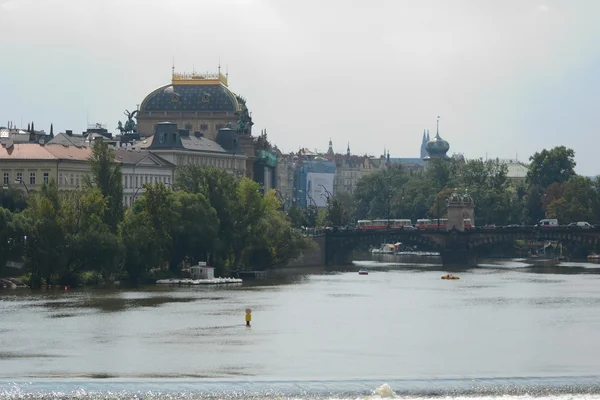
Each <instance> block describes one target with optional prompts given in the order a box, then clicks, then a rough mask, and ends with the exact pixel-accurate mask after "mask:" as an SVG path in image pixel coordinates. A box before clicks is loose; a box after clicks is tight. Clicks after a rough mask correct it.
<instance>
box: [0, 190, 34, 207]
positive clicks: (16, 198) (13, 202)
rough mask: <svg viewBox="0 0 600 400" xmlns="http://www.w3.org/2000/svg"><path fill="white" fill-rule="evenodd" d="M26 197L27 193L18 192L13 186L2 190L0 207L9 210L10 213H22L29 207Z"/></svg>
mask: <svg viewBox="0 0 600 400" xmlns="http://www.w3.org/2000/svg"><path fill="white" fill-rule="evenodd" d="M25 195H26V192H22V191H20V190H18V189H17V188H16V187H15V186H13V185H8V186H6V187H4V188H1V189H0V207H3V208H6V209H8V210H9V211H10V212H15V211H22V210H24V209H25V207H27V201H26V198H25Z"/></svg>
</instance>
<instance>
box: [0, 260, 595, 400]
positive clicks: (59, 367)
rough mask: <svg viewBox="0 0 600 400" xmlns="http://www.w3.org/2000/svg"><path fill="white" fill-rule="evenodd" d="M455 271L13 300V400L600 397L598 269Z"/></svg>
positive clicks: (509, 265)
mask: <svg viewBox="0 0 600 400" xmlns="http://www.w3.org/2000/svg"><path fill="white" fill-rule="evenodd" d="M360 267H366V268H367V269H368V270H369V275H367V276H362V275H358V273H357V271H358V269H359V268H360ZM443 272H445V271H443V270H442V267H441V266H435V265H399V264H394V263H377V262H370V261H365V262H356V263H355V265H354V266H352V267H347V268H335V269H330V270H324V269H306V270H295V271H290V272H288V273H286V274H285V275H280V276H278V277H276V278H274V279H272V280H266V281H255V282H249V283H244V284H243V285H241V286H229V287H225V286H223V287H194V288H185V287H146V288H142V289H138V290H126V289H122V290H98V289H82V290H72V291H70V292H61V291H49V292H31V291H29V290H15V291H3V292H0V399H2V398H72V397H77V398H102V399H104V398H169V399H174V398H186V399H189V398H206V397H211V398H233V397H235V398H264V397H277V398H279V397H284V398H357V397H364V396H372V395H374V396H375V397H386V396H391V395H392V393H391V391H390V389H389V388H387V387H385V386H384V387H383V388H382V387H381V385H383V384H388V385H389V386H390V388H391V390H393V391H394V392H395V393H396V396H408V397H421V398H423V397H431V396H439V395H444V396H450V397H461V396H469V397H478V396H479V397H481V396H491V397H497V396H513V397H522V396H526V395H536V396H546V397H552V398H560V397H567V398H573V396H576V397H585V398H590V399H592V398H593V399H600V379H598V376H600V346H599V345H598V337H600V313H599V312H598V309H599V306H600V270H599V269H598V268H597V265H594V264H585V263H582V264H578V263H571V264H565V265H563V266H561V267H546V268H539V267H538V268H529V267H527V266H526V265H525V264H523V263H519V262H514V261H502V262H500V261H497V262H489V263H487V264H483V265H482V266H480V267H478V268H473V269H464V270H458V271H456V272H455V273H456V274H457V275H459V276H460V280H455V281H445V280H441V279H440V276H441V275H442V273H443ZM247 307H250V308H251V309H252V326H251V327H250V328H247V327H246V326H244V324H245V322H244V309H245V308H247ZM378 388H379V392H377V393H375V394H373V393H374V391H376V390H377V389H378Z"/></svg>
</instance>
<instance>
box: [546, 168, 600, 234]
mask: <svg viewBox="0 0 600 400" xmlns="http://www.w3.org/2000/svg"><path fill="white" fill-rule="evenodd" d="M553 187H556V189H555V190H554V191H555V192H556V193H552V196H549V195H547V196H546V198H547V201H548V206H547V209H546V211H547V212H546V213H547V216H548V218H556V219H558V220H559V222H561V223H568V222H577V221H588V222H589V221H592V222H595V219H596V218H597V217H596V216H595V214H594V198H595V197H596V193H595V192H594V188H593V184H592V181H591V179H589V178H586V177H584V176H579V175H574V176H572V177H571V178H569V180H568V181H567V182H565V183H564V184H557V183H554V184H552V185H550V186H549V187H548V190H550V189H552V188H553ZM548 190H547V192H548Z"/></svg>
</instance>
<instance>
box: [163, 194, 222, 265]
mask: <svg viewBox="0 0 600 400" xmlns="http://www.w3.org/2000/svg"><path fill="white" fill-rule="evenodd" d="M172 208H173V211H174V212H175V214H176V217H175V223H174V225H173V227H172V232H171V237H172V241H173V247H172V252H171V269H172V270H176V269H177V268H178V266H179V265H180V263H181V262H182V261H183V260H184V259H185V258H186V257H187V258H188V259H189V260H190V261H191V262H192V263H196V262H198V261H202V260H207V258H208V254H209V253H210V252H212V251H213V249H214V246H215V242H216V240H217V239H218V234H219V218H218V217H217V211H216V210H215V209H214V208H213V207H212V206H211V205H210V203H209V201H208V200H207V199H206V197H204V195H203V194H201V193H187V192H184V191H177V192H175V193H174V195H173V203H172Z"/></svg>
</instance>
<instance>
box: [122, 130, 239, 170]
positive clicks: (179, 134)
mask: <svg viewBox="0 0 600 400" xmlns="http://www.w3.org/2000/svg"><path fill="white" fill-rule="evenodd" d="M226 139H227V140H226ZM218 140H219V141H221V143H223V144H224V145H225V146H226V147H227V149H225V148H223V146H221V145H220V144H218V143H217V142H214V141H212V140H210V139H207V138H206V137H204V136H203V135H202V134H201V133H196V134H194V135H191V134H190V132H189V131H187V130H185V129H181V130H180V129H178V128H177V124H175V123H171V122H161V123H158V124H156V127H155V133H154V135H153V136H151V137H148V138H146V139H144V140H142V141H141V142H139V143H136V144H135V145H133V146H131V147H132V148H133V149H135V150H138V149H139V150H148V151H149V152H151V153H153V154H155V155H157V156H159V157H160V158H162V159H164V160H166V161H168V162H169V163H171V164H173V165H174V166H175V167H180V166H183V165H188V164H194V165H202V166H210V167H215V168H222V169H225V170H226V171H227V172H228V173H230V174H231V175H233V176H235V177H243V176H247V171H246V160H247V158H246V155H245V154H244V153H243V152H242V151H241V149H240V148H239V145H238V142H237V134H236V133H235V132H234V131H231V132H229V130H228V129H225V130H222V132H219V138H218Z"/></svg>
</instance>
